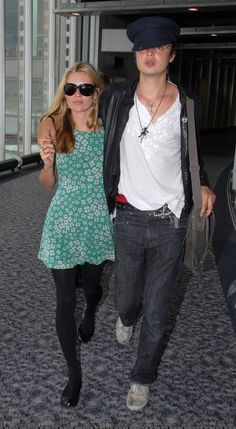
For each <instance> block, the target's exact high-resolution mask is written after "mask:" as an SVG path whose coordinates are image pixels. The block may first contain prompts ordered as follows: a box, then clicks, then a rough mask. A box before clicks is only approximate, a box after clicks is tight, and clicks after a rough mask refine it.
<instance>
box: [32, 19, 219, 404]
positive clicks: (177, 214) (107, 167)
mask: <svg viewBox="0 0 236 429" xmlns="http://www.w3.org/2000/svg"><path fill="white" fill-rule="evenodd" d="M179 33H180V29H179V27H178V25H177V24H176V23H175V22H173V21H172V20H169V19H167V18H163V17H157V16H152V17H145V18H140V19H138V20H136V21H135V22H133V23H132V24H130V25H129V27H128V29H127V35H128V37H129V39H130V40H131V41H132V42H133V44H134V46H133V51H135V53H136V64H137V68H138V70H139V79H138V80H137V81H135V82H133V83H132V84H129V83H119V84H111V85H110V86H109V87H108V88H107V89H106V91H105V92H104V93H103V97H102V100H101V118H102V121H103V124H104V127H105V153H104V185H105V191H106V194H107V197H108V201H109V202H111V201H112V199H114V198H115V199H116V207H117V214H116V220H115V246H116V286H115V288H116V289H115V300H116V305H117V310H118V313H119V317H118V320H117V323H116V337H117V340H118V342H119V343H120V344H123V345H125V344H127V343H128V342H129V340H130V339H131V337H132V334H133V328H134V324H135V322H136V320H137V317H138V315H139V313H140V306H141V305H142V315H143V318H142V324H141V332H140V337H139V345H138V352H137V358H136V362H135V365H134V367H133V369H132V371H131V374H130V381H131V387H130V389H129V392H128V396H127V400H126V404H127V407H128V408H129V409H130V410H141V409H143V408H144V407H145V405H146V404H147V402H148V399H149V386H150V384H151V383H153V382H154V381H155V379H156V377H157V366H158V357H159V354H160V351H161V339H162V336H163V332H164V329H165V326H166V319H167V313H168V307H169V302H170V298H171V295H172V291H173V288H174V285H175V283H176V279H177V275H178V271H179V268H180V266H181V262H182V254H183V243H184V238H185V234H186V222H187V216H188V214H189V212H190V209H191V206H192V191H191V180H190V172H189V159H188V128H187V117H186V92H185V91H184V89H183V88H182V87H180V86H179V85H178V86H176V85H174V84H172V83H171V82H169V81H168V80H167V73H168V66H169V63H170V62H172V61H173V60H174V58H175V45H176V42H177V39H178V37H179ZM49 128H50V127H49ZM43 132H45V133H46V134H47V132H48V130H46V127H44V130H43V129H42V130H41V131H40V134H41V135H42V134H43ZM49 134H50V135H51V136H52V137H53V136H54V134H53V131H52V126H51V129H50V131H49ZM44 135H45V134H44ZM199 163H200V179H201V185H202V188H201V192H202V208H201V215H202V216H209V215H210V213H211V212H212V209H213V204H214V201H215V195H214V193H213V192H212V191H211V189H210V188H209V186H208V185H209V184H208V179H207V175H206V173H205V172H204V171H203V168H202V160H201V158H200V159H199Z"/></svg>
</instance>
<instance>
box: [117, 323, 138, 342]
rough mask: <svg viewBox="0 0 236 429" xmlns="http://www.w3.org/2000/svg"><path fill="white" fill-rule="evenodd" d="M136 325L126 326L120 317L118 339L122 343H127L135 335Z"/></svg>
mask: <svg viewBox="0 0 236 429" xmlns="http://www.w3.org/2000/svg"><path fill="white" fill-rule="evenodd" d="M133 330H134V327H133V325H132V326H124V325H123V323H122V322H121V320H120V317H118V319H117V322H116V339H117V341H118V343H120V344H127V343H128V342H129V340H130V338H131V337H132V335H133Z"/></svg>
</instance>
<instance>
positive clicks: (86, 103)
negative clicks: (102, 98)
mask: <svg viewBox="0 0 236 429" xmlns="http://www.w3.org/2000/svg"><path fill="white" fill-rule="evenodd" d="M66 83H67V84H69V83H72V84H75V85H76V86H79V85H82V84H90V85H91V84H92V85H94V83H93V82H92V80H91V79H90V77H89V76H88V75H87V73H85V72H83V71H78V72H76V71H74V72H71V73H70V74H69V75H68V78H67V81H66ZM82 90H83V89H82ZM86 92H87V93H89V94H90V93H91V92H93V94H92V95H87V96H86V95H83V94H81V92H80V89H79V88H77V89H76V91H75V93H74V94H73V95H66V94H65V99H66V103H67V106H68V108H69V109H71V112H73V113H82V112H86V111H89V110H90V109H92V107H93V102H94V100H96V98H97V94H98V92H97V90H96V89H95V88H94V91H93V88H92V87H91V86H89V87H88V88H87V91H86Z"/></svg>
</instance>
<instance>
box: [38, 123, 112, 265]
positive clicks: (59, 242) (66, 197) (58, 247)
mask: <svg viewBox="0 0 236 429" xmlns="http://www.w3.org/2000/svg"><path fill="white" fill-rule="evenodd" d="M74 135H75V139H76V142H75V147H74V149H73V151H72V152H70V153H58V154H57V155H56V169H57V178H58V188H57V191H56V194H55V195H54V197H53V199H52V201H51V204H50V207H49V209H48V212H47V216H46V219H45V223H44V228H43V234H42V239H41V245H40V250H39V255H38V256H39V259H41V260H42V261H43V262H44V263H45V265H46V266H47V267H48V268H61V269H62V268H72V267H74V266H76V265H78V264H80V265H82V264H84V263H85V262H88V263H91V264H100V263H102V262H103V261H104V260H114V247H113V236H112V223H111V219H110V216H109V213H108V208H107V203H106V197H105V192H104V185H103V151H104V131H103V130H102V129H100V130H97V131H88V132H81V131H74Z"/></svg>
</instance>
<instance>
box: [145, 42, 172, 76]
mask: <svg viewBox="0 0 236 429" xmlns="http://www.w3.org/2000/svg"><path fill="white" fill-rule="evenodd" d="M171 48H172V45H171V44H168V45H163V46H160V47H159V48H149V49H143V50H142V51H137V52H136V63H137V67H138V70H139V71H140V73H143V74H146V75H150V76H151V75H158V74H162V73H163V72H166V70H167V68H168V66H169V63H170V62H171V61H173V59H174V57H175V54H174V53H173V52H172V50H171ZM171 52H172V53H171Z"/></svg>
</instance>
